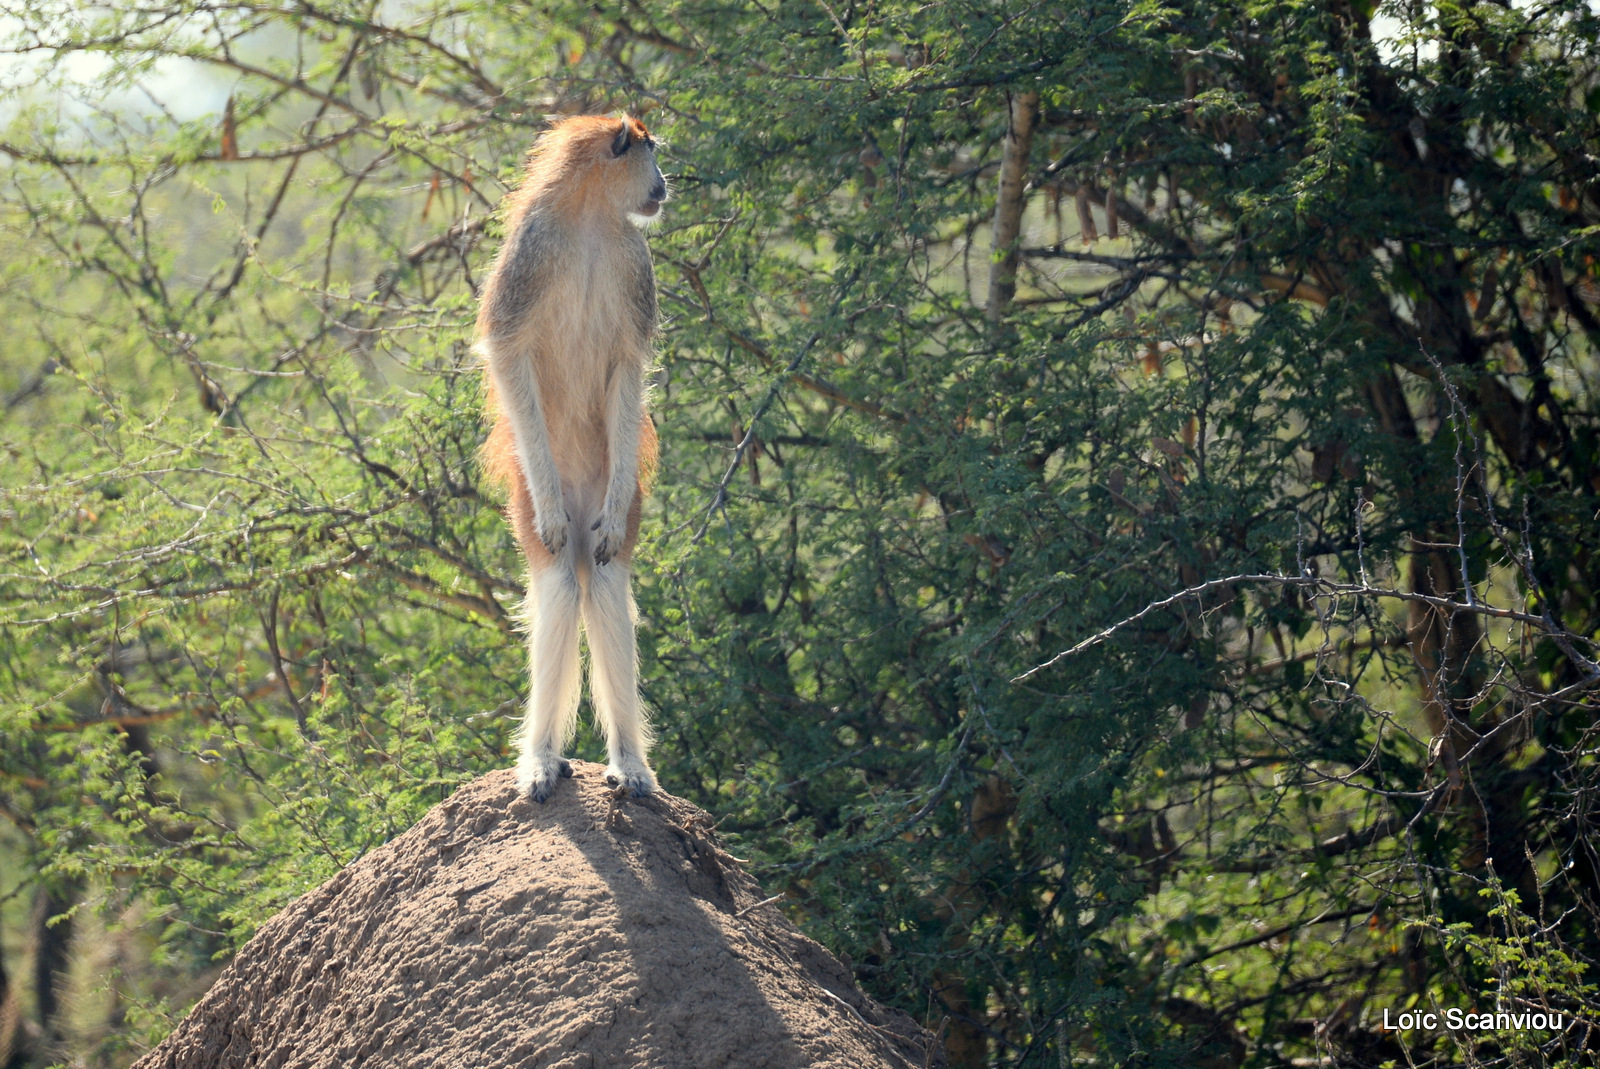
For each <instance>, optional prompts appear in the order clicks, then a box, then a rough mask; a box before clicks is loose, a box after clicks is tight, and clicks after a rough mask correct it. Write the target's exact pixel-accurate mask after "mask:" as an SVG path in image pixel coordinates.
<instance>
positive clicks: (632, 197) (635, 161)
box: [611, 115, 667, 219]
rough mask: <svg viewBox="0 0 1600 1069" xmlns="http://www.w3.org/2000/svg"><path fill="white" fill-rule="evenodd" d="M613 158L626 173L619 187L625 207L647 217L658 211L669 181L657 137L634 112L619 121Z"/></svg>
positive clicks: (614, 140) (612, 140) (614, 162)
mask: <svg viewBox="0 0 1600 1069" xmlns="http://www.w3.org/2000/svg"><path fill="white" fill-rule="evenodd" d="M611 158H612V161H613V163H612V165H613V166H615V167H617V168H619V169H620V170H621V171H622V175H623V176H624V177H623V178H622V180H621V181H619V182H617V183H616V188H617V189H618V191H619V192H621V193H622V195H623V196H624V198H625V205H624V207H625V210H627V211H629V212H630V213H631V214H633V215H637V216H642V217H644V218H646V219H650V218H653V217H655V216H656V215H657V214H659V213H660V211H661V205H662V204H663V203H665V202H666V199H667V180H666V178H665V177H663V176H662V174H661V168H660V167H659V166H657V164H656V140H655V138H653V137H651V136H650V131H649V130H647V129H645V125H644V123H642V122H640V121H639V120H638V119H635V118H634V117H633V116H631V115H629V116H625V117H624V118H622V119H621V120H619V121H618V124H617V126H616V128H615V133H614V134H613V135H612V138H611Z"/></svg>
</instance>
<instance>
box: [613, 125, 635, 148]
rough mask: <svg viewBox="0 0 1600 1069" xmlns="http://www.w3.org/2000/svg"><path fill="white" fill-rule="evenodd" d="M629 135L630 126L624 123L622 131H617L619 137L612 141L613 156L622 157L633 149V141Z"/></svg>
mask: <svg viewBox="0 0 1600 1069" xmlns="http://www.w3.org/2000/svg"><path fill="white" fill-rule="evenodd" d="M628 135H629V130H628V124H627V123H623V124H622V129H620V130H618V131H617V136H616V137H614V138H612V139H611V155H613V156H620V155H622V154H623V153H624V152H627V151H628V149H630V148H632V147H633V141H632V140H631V139H630V138H629V136H628Z"/></svg>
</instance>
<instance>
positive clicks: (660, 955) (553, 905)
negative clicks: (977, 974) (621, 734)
mask: <svg viewBox="0 0 1600 1069" xmlns="http://www.w3.org/2000/svg"><path fill="white" fill-rule="evenodd" d="M573 769H574V773H575V775H574V778H573V779H571V780H566V781H563V782H562V783H561V785H560V787H559V789H558V790H557V791H556V795H555V797H554V798H552V799H551V800H550V801H548V802H546V803H545V804H544V805H535V804H534V803H532V802H529V801H527V800H526V799H525V798H522V797H519V796H518V793H517V790H516V788H515V786H514V785H513V782H512V774H511V773H510V772H509V771H504V772H495V773H492V774H490V775H488V776H485V777H483V778H482V779H479V780H477V781H476V782H473V783H470V784H467V785H466V786H464V787H462V788H461V789H460V790H458V791H457V792H456V793H455V795H453V796H452V797H451V798H450V799H449V800H448V801H446V802H444V803H442V804H441V805H438V806H436V807H434V809H433V810H432V811H431V812H429V813H428V815H427V816H426V817H424V818H423V819H422V820H421V821H420V822H419V823H418V824H417V825H416V827H414V828H412V829H411V830H410V831H408V832H406V833H405V834H404V835H402V836H400V837H399V838H398V839H395V840H394V841H393V842H391V843H389V844H388V845H387V846H384V847H383V848H382V849H379V850H376V851H374V852H373V853H371V854H369V855H367V856H366V857H364V858H362V859H361V860H360V861H357V862H356V863H355V864H353V865H351V866H350V867H349V868H347V869H345V870H344V871H343V872H341V873H339V875H337V876H335V877H334V878H333V879H331V880H329V881H328V882H327V883H326V884H324V885H323V886H321V887H319V888H318V889H317V890H315V891H311V892H309V893H307V894H305V895H302V896H301V897H300V898H298V899H296V900H295V901H294V902H293V903H292V904H290V906H289V907H288V908H287V909H285V910H284V911H283V912H282V913H280V914H279V915H278V916H277V917H275V918H273V919H272V920H271V921H269V922H268V923H267V924H266V925H265V926H263V927H262V929H261V931H260V932H259V933H257V935H256V937H255V938H254V939H252V940H251V941H250V942H249V943H248V944H246V945H245V947H244V948H243V949H242V950H240V951H239V953H238V955H237V956H236V957H235V958H234V960H233V963H232V964H231V965H230V966H229V967H228V968H227V970H226V971H225V972H224V973H223V974H222V976H221V978H220V979H218V981H217V983H216V986H214V987H213V988H212V989H211V990H210V992H208V993H207V994H206V996H205V997H204V998H203V999H201V1001H200V1003H199V1004H198V1005H197V1006H195V1008H194V1010H193V1011H192V1012H191V1013H190V1014H189V1016H188V1017H187V1018H185V1019H184V1021H183V1023H182V1024H180V1025H179V1026H178V1027H177V1029H176V1030H174V1031H173V1033H172V1035H170V1036H169V1037H168V1038H167V1039H166V1041H165V1042H163V1043H162V1044H161V1045H160V1046H159V1047H157V1048H156V1049H155V1050H153V1051H151V1052H150V1053H149V1054H147V1055H146V1056H145V1057H144V1058H142V1059H141V1060H140V1061H139V1062H138V1063H137V1064H136V1066H135V1069H202V1067H203V1069H243V1067H247V1066H248V1067H252V1069H254V1067H263V1069H266V1067H271V1069H280V1067H281V1069H290V1067H293V1069H312V1067H316V1069H322V1067H331V1066H361V1067H363V1069H387V1067H391V1066H395V1067H398V1066H408V1067H409V1066H415V1067H419V1069H420V1067H424V1066H427V1067H439V1069H447V1067H456V1066H461V1067H464V1069H497V1067H511V1066H516V1067H518V1069H521V1067H529V1069H532V1067H539V1069H558V1067H559V1069H576V1067H580V1066H581V1067H583V1069H588V1067H590V1066H602V1067H604V1066H615V1067H630V1069H631V1067H636V1066H637V1067H658V1066H659V1067H671V1069H680V1067H681V1069H714V1067H717V1066H739V1067H745V1066H749V1067H758V1066H770V1067H774V1069H777V1067H789V1066H793V1067H795V1069H799V1067H802V1066H806V1067H809V1066H837V1067H841V1069H845V1067H848V1069H877V1067H880V1066H882V1067H896V1069H902V1067H907V1066H909V1067H911V1069H923V1067H924V1066H938V1065H942V1064H943V1060H942V1059H941V1058H940V1057H939V1055H938V1053H937V1051H936V1050H932V1049H930V1045H931V1044H932V1038H931V1037H930V1036H929V1035H928V1033H927V1032H925V1031H923V1030H922V1029H921V1028H919V1027H918V1026H917V1025H916V1024H915V1022H913V1021H912V1020H911V1018H909V1017H907V1016H905V1015H904V1014H901V1013H898V1012H896V1011H893V1010H888V1009H885V1008H883V1007H882V1006H879V1005H878V1004H877V1003H875V1002H873V1001H872V1000H871V999H869V998H867V997H866V996H865V995H863V994H862V993H861V992H860V991H859V990H857V989H856V986H855V984H854V982H853V980H852V977H851V975H850V972H849V970H847V969H846V968H845V967H844V966H843V965H842V964H840V963H839V961H838V960H837V959H835V958H834V957H833V956H832V955H831V954H829V953H828V952H827V951H825V950H823V949H822V947H820V946H818V945H817V944H816V943H814V942H812V941H811V940H809V939H807V938H806V937H805V936H803V935H801V934H800V933H799V932H798V931H797V930H796V929H795V928H794V926H793V925H791V924H790V923H789V922H788V921H787V920H786V919H785V918H784V917H783V915H782V914H781V913H780V912H779V910H778V908H777V907H776V905H775V904H770V903H768V904H762V903H763V900H764V899H765V898H766V897H767V896H765V895H764V894H762V891H761V888H760V887H759V886H758V885H757V884H756V882H755V880H754V879H752V878H751V877H750V876H748V875H747V874H746V873H745V872H744V871H743V870H742V869H741V867H740V865H739V862H737V861H736V860H734V859H733V858H732V857H731V856H729V854H728V853H727V852H726V851H724V850H723V849H722V848H721V846H720V845H719V844H718V842H717V840H716V838H715V836H714V835H713V834H712V831H711V819H710V818H709V817H708V816H707V815H706V814H705V813H703V812H701V811H700V810H698V809H696V808H695V807H694V806H692V805H690V804H689V803H687V802H684V801H681V800H679V799H677V798H673V797H671V796H670V795H665V794H656V795H653V796H651V797H649V798H644V799H628V798H617V797H614V795H613V792H612V791H611V790H609V789H608V788H607V787H606V786H605V782H604V768H603V767H602V766H600V765H595V764H589V763H587V762H582V761H574V762H573Z"/></svg>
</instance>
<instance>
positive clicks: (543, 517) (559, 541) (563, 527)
mask: <svg viewBox="0 0 1600 1069" xmlns="http://www.w3.org/2000/svg"><path fill="white" fill-rule="evenodd" d="M534 512H535V513H536V517H537V523H538V527H539V541H541V542H543V543H544V546H545V548H546V549H548V550H549V551H550V555H551V556H553V557H559V556H560V555H561V551H562V550H563V549H565V548H566V546H567V529H568V528H569V527H571V526H572V517H571V516H568V515H567V510H566V509H564V508H561V507H560V506H559V505H557V506H556V507H554V508H539V507H538V506H537V505H535V506H534ZM556 516H560V517H561V518H560V519H559V520H557V519H555V517H556Z"/></svg>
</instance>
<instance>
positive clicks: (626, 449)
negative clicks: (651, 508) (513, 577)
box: [594, 360, 644, 564]
mask: <svg viewBox="0 0 1600 1069" xmlns="http://www.w3.org/2000/svg"><path fill="white" fill-rule="evenodd" d="M643 420H644V378H643V376H642V374H641V373H640V369H639V368H638V367H637V366H635V365H634V364H633V363H632V362H631V361H628V360H623V361H620V362H619V364H618V366H617V369H616V371H615V373H614V374H613V375H612V381H611V383H610V388H609V389H608V390H607V393H606V455H607V459H608V462H609V467H610V471H609V472H608V473H607V479H606V501H605V507H604V508H602V509H601V511H600V519H599V521H597V522H596V523H595V529H596V530H597V531H598V532H599V534H598V535H597V536H596V538H595V543H594V559H595V563H597V564H604V563H606V561H608V560H610V559H611V558H612V557H614V556H615V555H616V554H618V553H620V552H621V551H622V544H623V540H624V538H625V537H626V536H627V527H628V511H629V510H630V509H631V508H632V507H633V495H634V493H635V491H636V490H637V489H638V486H639V435H640V428H641V424H642V422H643Z"/></svg>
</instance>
